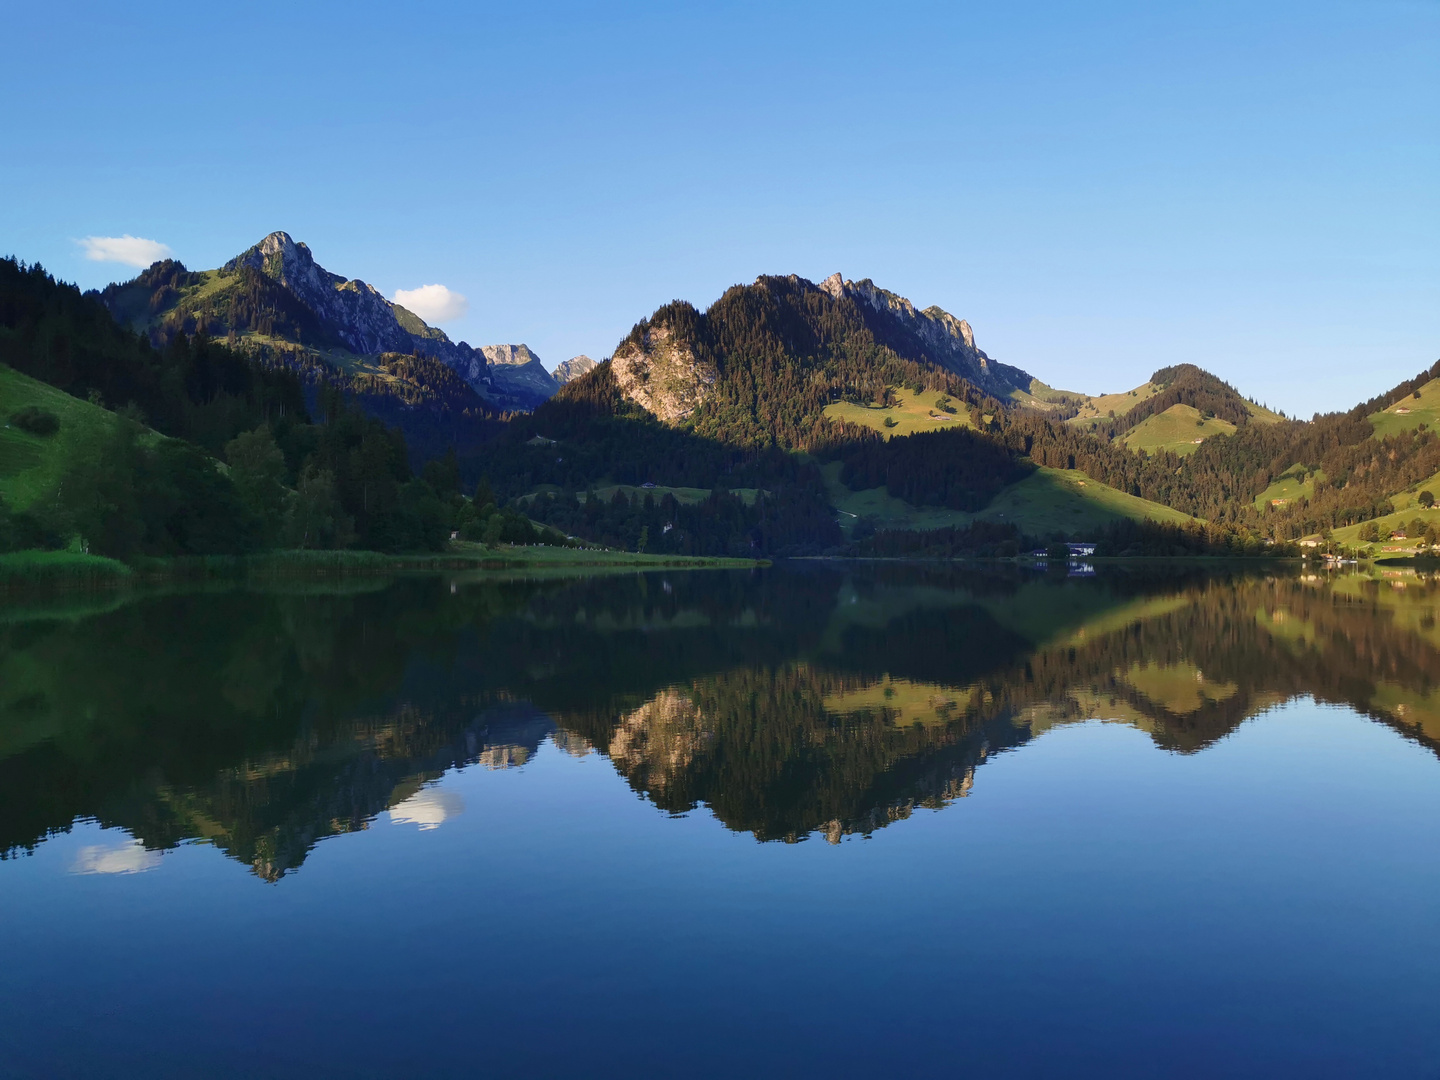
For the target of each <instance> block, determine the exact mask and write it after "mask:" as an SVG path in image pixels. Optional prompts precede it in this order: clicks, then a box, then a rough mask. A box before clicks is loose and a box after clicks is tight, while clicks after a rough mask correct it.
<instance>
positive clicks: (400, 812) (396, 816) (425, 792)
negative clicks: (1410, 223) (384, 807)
mask: <svg viewBox="0 0 1440 1080" xmlns="http://www.w3.org/2000/svg"><path fill="white" fill-rule="evenodd" d="M464 812H465V800H464V799H462V798H460V796H459V795H458V794H457V793H456V792H453V791H442V790H441V789H439V788H422V789H421V790H419V791H417V792H416V793H415V794H414V795H411V796H410V797H409V798H408V799H406V800H405V801H404V802H402V803H398V804H397V805H395V806H392V807H391V808H390V821H391V822H392V823H393V824H395V825H418V826H419V827H420V829H421V831H425V830H429V829H438V828H439V827H440V826H441V824H442V823H444V822H446V821H448V820H450V819H451V818H453V817H459V816H460V815H461V814H463V813H464Z"/></svg>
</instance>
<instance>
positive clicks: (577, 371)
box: [555, 353, 595, 386]
mask: <svg viewBox="0 0 1440 1080" xmlns="http://www.w3.org/2000/svg"><path fill="white" fill-rule="evenodd" d="M594 370H595V361H594V360H591V359H590V357H588V356H586V355H585V354H584V353H581V354H580V355H579V356H572V357H571V358H570V359H569V360H566V361H565V362H564V363H562V364H561V365H560V366H559V367H557V368H556V369H555V381H556V382H558V383H559V384H560V385H561V386H564V385H565V384H566V383H569V382H574V381H575V380H576V379H578V378H580V376H581V375H584V374H585V373H586V372H587V371H594Z"/></svg>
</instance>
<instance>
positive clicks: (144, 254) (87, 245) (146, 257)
mask: <svg viewBox="0 0 1440 1080" xmlns="http://www.w3.org/2000/svg"><path fill="white" fill-rule="evenodd" d="M76 242H77V243H78V244H79V245H80V246H81V247H83V248H84V249H85V257H86V258H87V259H89V260H90V261H91V262H116V263H124V264H125V265H126V266H139V267H146V266H149V265H150V264H151V263H153V262H157V261H159V260H160V259H168V258H169V257H170V256H171V255H172V254H174V252H172V251H171V250H170V248H169V247H168V246H167V245H165V244H162V243H160V241H159V240H146V239H145V238H144V237H143V236H131V235H130V234H129V233H126V234H125V235H124V236H87V237H85V239H83V240H78V241H76Z"/></svg>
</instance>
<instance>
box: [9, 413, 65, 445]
mask: <svg viewBox="0 0 1440 1080" xmlns="http://www.w3.org/2000/svg"><path fill="white" fill-rule="evenodd" d="M10 423H12V424H14V425H15V426H16V427H18V428H19V429H20V430H21V431H28V432H29V433H30V434H31V435H39V436H40V437H41V438H49V437H50V436H51V435H54V434H55V433H56V432H57V431H59V430H60V417H58V416H56V415H55V414H54V413H53V412H51V411H50V410H49V409H42V408H41V407H40V406H39V405H26V406H25V407H24V408H23V409H21V410H19V411H18V412H14V413H11V414H10Z"/></svg>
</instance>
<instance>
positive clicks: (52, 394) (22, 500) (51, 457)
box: [0, 364, 115, 510]
mask: <svg viewBox="0 0 1440 1080" xmlns="http://www.w3.org/2000/svg"><path fill="white" fill-rule="evenodd" d="M27 405H35V406H39V407H40V408H42V409H47V410H49V411H50V412H52V413H54V414H55V415H56V416H58V417H59V418H60V430H59V431H58V432H57V433H56V434H54V435H51V436H48V437H45V438H42V437H39V436H36V435H31V434H29V433H28V432H24V431H21V430H20V429H19V428H17V427H15V426H14V425H13V424H11V423H10V422H9V421H10V417H11V416H13V415H14V414H15V413H16V412H17V411H19V410H20V409H23V408H24V407H25V406H27ZM114 421H115V415H114V414H113V413H111V412H108V411H106V410H105V409H102V408H100V407H99V406H98V405H91V404H90V403H89V402H88V401H81V400H80V399H79V398H73V397H71V396H70V395H69V394H67V393H64V392H63V391H60V390H56V389H55V388H54V387H53V386H49V385H47V384H45V383H42V382H39V381H37V380H35V379H32V378H30V377H29V376H28V375H22V374H20V372H18V371H16V370H15V369H14V368H11V367H6V366H5V365H4V364H0V424H3V425H4V426H0V496H3V497H4V499H5V502H6V504H7V505H8V506H10V508H11V509H13V510H24V509H25V508H26V507H28V506H29V505H30V504H31V503H33V502H34V501H35V499H36V498H38V497H39V496H40V494H41V493H42V492H44V491H46V490H47V489H49V488H51V487H53V486H54V484H55V481H56V480H57V479H58V478H59V475H60V471H61V469H62V468H63V466H64V461H65V456H66V454H67V452H68V451H69V450H70V448H71V447H73V446H74V445H75V444H76V443H78V442H80V441H81V440H83V439H85V438H86V437H88V436H90V435H93V434H94V433H96V432H97V431H98V430H100V429H102V428H104V427H108V426H109V425H110V424H112V423H114Z"/></svg>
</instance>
